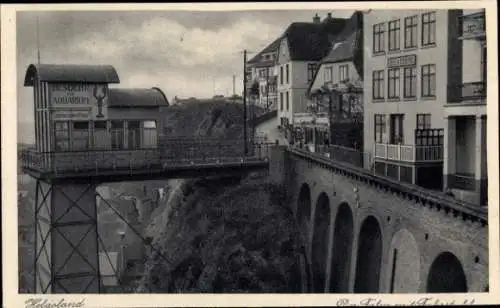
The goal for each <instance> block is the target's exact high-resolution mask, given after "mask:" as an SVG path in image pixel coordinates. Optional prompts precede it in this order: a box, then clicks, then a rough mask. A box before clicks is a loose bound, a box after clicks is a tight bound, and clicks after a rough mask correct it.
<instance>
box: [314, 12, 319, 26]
mask: <svg viewBox="0 0 500 308" xmlns="http://www.w3.org/2000/svg"><path fill="white" fill-rule="evenodd" d="M320 21H321V19H320V18H319V16H318V13H316V15H315V16H314V17H313V23H315V24H319V23H320Z"/></svg>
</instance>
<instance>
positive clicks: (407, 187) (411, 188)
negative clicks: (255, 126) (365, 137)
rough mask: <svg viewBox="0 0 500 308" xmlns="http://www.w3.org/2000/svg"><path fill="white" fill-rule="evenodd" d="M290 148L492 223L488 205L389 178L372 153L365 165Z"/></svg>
mask: <svg viewBox="0 0 500 308" xmlns="http://www.w3.org/2000/svg"><path fill="white" fill-rule="evenodd" d="M334 147H335V146H334ZM290 151H291V152H292V153H294V154H296V155H298V156H301V157H303V158H305V159H307V160H311V161H315V162H318V163H321V164H327V165H329V166H331V167H332V168H334V169H337V170H339V169H340V170H342V171H343V172H344V174H346V175H347V176H349V177H353V178H356V179H359V180H361V181H363V182H365V183H368V184H370V185H375V186H376V187H379V188H383V189H385V190H387V191H390V192H393V193H398V194H400V195H402V196H404V197H405V198H410V199H414V200H417V201H419V202H423V203H424V204H427V205H429V206H431V207H436V208H438V209H440V208H442V209H444V211H445V212H447V213H448V212H452V213H454V215H459V214H460V215H462V217H463V218H464V219H466V218H467V219H471V220H472V221H479V222H481V224H483V225H487V224H488V212H487V208H485V207H481V206H477V205H476V204H473V203H469V202H466V201H463V200H458V199H455V198H453V197H451V196H448V195H446V194H445V193H442V192H438V191H434V190H429V189H426V188H423V187H420V186H417V185H412V184H407V183H403V182H400V181H396V180H393V179H391V178H388V177H384V176H380V175H377V174H375V172H374V171H373V167H371V166H372V163H373V161H372V160H371V157H370V156H369V155H368V154H364V155H363V156H364V161H365V164H364V165H363V167H362V168H361V167H360V166H359V165H358V166H357V165H356V162H355V163H352V162H347V163H346V162H345V161H343V160H342V159H339V158H338V156H337V158H336V159H334V158H331V157H328V155H325V152H323V153H322V152H321V151H315V152H311V151H309V150H307V149H301V148H299V147H297V146H292V147H290ZM366 169H370V170H366Z"/></svg>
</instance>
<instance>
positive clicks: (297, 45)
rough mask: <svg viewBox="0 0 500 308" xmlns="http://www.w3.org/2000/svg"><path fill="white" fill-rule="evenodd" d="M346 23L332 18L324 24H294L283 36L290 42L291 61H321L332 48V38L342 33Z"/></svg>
mask: <svg viewBox="0 0 500 308" xmlns="http://www.w3.org/2000/svg"><path fill="white" fill-rule="evenodd" d="M345 21H346V20H345V19H342V18H331V19H328V20H325V21H324V22H322V23H310V22H295V23H292V24H291V25H290V26H289V27H288V28H287V29H286V31H285V33H284V34H283V37H286V39H287V42H288V49H289V52H290V60H292V61H319V60H321V59H322V58H323V57H324V56H325V55H326V53H327V52H328V50H329V49H330V47H331V43H332V42H331V37H332V36H334V35H335V34H337V33H339V32H340V31H342V29H343V27H344V24H345Z"/></svg>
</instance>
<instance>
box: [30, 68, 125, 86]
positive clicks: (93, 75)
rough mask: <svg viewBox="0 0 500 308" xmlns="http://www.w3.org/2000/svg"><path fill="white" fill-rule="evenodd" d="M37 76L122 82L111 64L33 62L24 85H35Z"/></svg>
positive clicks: (49, 79)
mask: <svg viewBox="0 0 500 308" xmlns="http://www.w3.org/2000/svg"><path fill="white" fill-rule="evenodd" d="M35 77H38V78H39V79H40V80H41V81H47V82H88V83H120V79H119V78H118V73H117V72H116V70H115V68H114V67H113V66H111V65H76V64H64V65H61V64H31V65H30V66H29V67H28V69H27V70H26V75H25V77H24V86H26V87H31V86H33V82H34V80H35Z"/></svg>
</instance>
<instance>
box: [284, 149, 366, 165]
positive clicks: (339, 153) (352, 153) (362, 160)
mask: <svg viewBox="0 0 500 308" xmlns="http://www.w3.org/2000/svg"><path fill="white" fill-rule="evenodd" d="M294 147H295V148H298V149H300V150H302V151H305V152H309V153H311V154H313V155H318V156H322V157H325V158H328V159H331V160H333V161H337V162H340V163H345V164H349V165H352V166H355V167H358V168H365V169H371V168H372V166H373V156H372V155H371V154H370V153H365V152H362V151H360V150H357V149H353V148H348V147H343V146H340V145H315V146H314V152H311V151H310V149H309V148H307V147H305V146H303V147H300V145H295V146H294Z"/></svg>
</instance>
